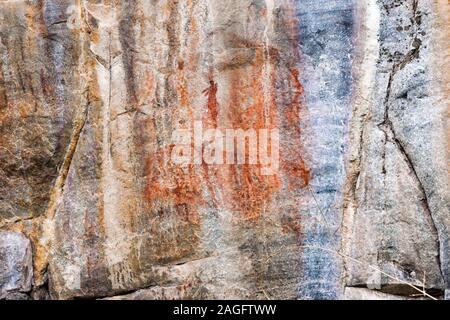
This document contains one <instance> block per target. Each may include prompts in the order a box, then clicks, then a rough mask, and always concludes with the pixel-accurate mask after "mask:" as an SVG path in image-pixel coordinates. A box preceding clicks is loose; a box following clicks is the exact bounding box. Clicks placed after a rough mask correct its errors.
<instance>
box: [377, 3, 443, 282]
mask: <svg viewBox="0 0 450 320" xmlns="http://www.w3.org/2000/svg"><path fill="white" fill-rule="evenodd" d="M418 5H419V0H412V17H411V21H412V24H413V28H414V29H415V30H414V34H413V36H412V39H411V48H410V50H409V51H408V53H407V54H406V55H405V57H404V58H403V59H402V60H401V61H399V62H394V64H393V66H392V71H391V72H390V73H389V78H388V83H387V87H386V96H385V98H384V119H383V122H381V123H380V124H378V128H379V129H380V130H382V131H383V133H384V135H385V144H384V150H383V155H382V157H383V174H384V175H386V167H385V166H386V159H385V158H386V154H385V153H386V143H387V142H388V141H391V142H392V143H393V144H394V145H395V146H396V147H397V150H398V151H399V152H400V154H401V155H402V157H403V159H404V161H405V162H406V164H407V166H408V168H409V170H410V173H411V174H412V176H413V177H414V180H415V181H416V182H417V186H418V188H419V192H420V197H421V202H422V205H423V209H424V212H425V215H426V216H425V218H426V220H427V221H428V223H429V225H430V227H431V228H432V231H433V234H434V236H435V237H436V242H437V243H436V247H437V249H436V251H437V256H436V260H437V261H436V262H437V264H438V266H439V269H440V272H441V276H442V277H443V276H444V274H443V272H442V261H441V259H440V249H441V244H440V241H439V239H440V238H439V231H438V228H437V226H436V222H435V220H434V217H433V213H432V211H431V209H430V205H429V202H428V196H427V192H426V189H425V188H424V186H423V183H422V181H421V179H420V177H419V175H418V173H417V170H416V168H415V166H414V163H413V161H412V159H411V157H410V156H409V155H408V153H407V152H406V149H405V147H404V144H403V143H402V142H401V140H400V139H399V138H398V136H397V135H396V132H395V129H394V125H393V123H392V121H391V119H390V115H389V112H390V103H391V96H392V85H393V82H394V80H395V76H396V75H397V73H398V72H399V71H401V70H403V69H404V68H405V67H406V66H407V64H408V63H410V62H412V61H413V60H414V59H417V58H418V57H419V54H420V48H421V45H422V41H421V40H420V39H419V37H418V30H417V23H418V21H420V20H419V19H420V16H419V15H418V13H417V8H418Z"/></svg>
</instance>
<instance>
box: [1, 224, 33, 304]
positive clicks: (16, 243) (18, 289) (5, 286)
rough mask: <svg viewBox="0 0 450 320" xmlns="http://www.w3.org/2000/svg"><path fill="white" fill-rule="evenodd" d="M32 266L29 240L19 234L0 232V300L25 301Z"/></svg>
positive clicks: (29, 286) (29, 284)
mask: <svg viewBox="0 0 450 320" xmlns="http://www.w3.org/2000/svg"><path fill="white" fill-rule="evenodd" d="M32 264H33V263H32V256H31V243H30V240H28V239H27V238H26V237H24V236H23V235H22V234H19V233H15V232H0V299H27V295H26V293H27V292H30V291H31V281H32V278H33V265H32Z"/></svg>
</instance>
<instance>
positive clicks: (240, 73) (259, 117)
mask: <svg viewBox="0 0 450 320" xmlns="http://www.w3.org/2000/svg"><path fill="white" fill-rule="evenodd" d="M192 21H195V19H192ZM193 27H194V28H195V25H193ZM291 27H292V26H289V25H288V26H286V28H287V29H288V32H294V28H293V27H292V28H291ZM291 29H292V30H291ZM194 34H195V33H194ZM233 37H234V40H233V42H234V43H233V46H235V47H236V48H246V49H251V50H254V57H253V58H252V60H251V61H249V62H246V63H244V64H243V65H239V66H236V65H232V66H229V67H227V65H224V66H222V65H221V67H220V68H219V69H214V68H212V69H211V70H210V72H209V73H208V76H207V83H208V85H207V86H206V88H204V89H203V90H202V94H203V96H204V99H205V102H204V105H203V106H192V105H191V97H194V95H195V94H196V93H197V92H198V91H196V90H195V87H194V88H192V87H190V85H192V84H191V83H192V81H190V80H191V79H190V78H189V79H187V78H186V75H187V74H192V73H195V72H196V70H200V69H201V66H200V65H199V62H200V61H201V60H200V59H199V57H198V53H196V48H195V46H193V47H189V49H188V52H187V53H186V54H183V59H186V61H185V60H183V59H178V63H177V66H176V68H174V70H175V71H174V72H176V75H174V79H176V81H174V82H175V83H174V87H175V89H176V90H175V91H176V92H177V100H178V104H179V106H178V107H177V108H175V110H174V112H173V119H172V123H176V122H179V123H181V122H180V121H179V120H180V119H178V118H177V117H179V116H178V114H179V111H180V110H183V108H184V109H186V108H187V110H188V111H189V112H188V114H189V116H190V119H187V121H190V122H191V124H193V123H194V121H195V120H199V119H195V118H194V116H193V112H192V110H194V109H195V108H202V110H203V112H202V113H201V114H203V118H202V119H201V120H202V121H203V125H204V130H206V129H208V128H219V129H243V130H247V129H250V128H253V129H255V130H257V129H263V128H264V129H266V128H269V129H271V128H279V129H280V137H281V140H282V143H283V142H284V144H282V145H280V171H279V173H278V174H276V175H271V176H266V175H262V174H261V170H260V169H261V167H260V166H259V165H248V164H245V165H227V164H224V165H207V164H206V163H203V164H202V165H201V166H195V165H191V166H188V167H187V168H181V167H177V166H175V165H173V164H172V163H171V161H170V153H171V147H166V148H164V149H161V150H157V151H156V152H155V153H154V154H153V155H151V156H150V157H149V159H148V161H147V164H146V174H147V184H146V189H145V195H146V199H147V201H148V202H149V203H150V204H151V206H155V207H157V206H158V205H157V204H158V203H167V204H170V205H172V206H175V207H178V206H187V207H188V209H189V210H192V212H191V213H189V217H188V218H187V219H188V220H189V221H191V222H193V223H197V222H198V210H199V208H200V207H204V206H213V207H217V208H223V209H226V210H230V211H232V212H235V213H236V218H239V219H244V220H255V219H258V218H259V217H260V216H261V214H262V213H263V211H264V210H265V207H266V205H268V204H270V203H271V202H272V200H273V199H274V196H275V195H279V194H280V192H282V190H295V189H300V188H304V187H305V186H307V184H308V183H309V181H310V171H309V169H308V168H307V166H306V164H305V162H304V161H303V159H302V157H301V153H302V146H301V130H300V126H299V123H300V121H301V119H302V117H303V115H302V112H303V105H302V95H303V87H302V85H301V83H300V81H299V73H300V72H299V70H298V69H297V68H296V64H297V61H298V57H297V56H295V54H290V53H292V52H291V51H295V50H298V48H297V47H296V46H297V45H296V44H293V45H292V48H287V49H286V48H280V49H278V48H274V47H269V48H267V46H266V45H265V44H263V43H258V42H257V41H250V40H247V39H242V38H240V37H239V36H237V35H233ZM291 38H292V39H296V38H295V36H292V37H291ZM197 40H198V39H192V41H193V42H192V43H193V44H195V43H196V41H197ZM294 41H295V40H294ZM283 50H288V51H290V52H289V53H287V54H285V55H284V56H283V52H282V51H283ZM286 59H288V60H289V59H290V61H287V62H286ZM219 76H220V80H219V79H218V77H219ZM286 83H287V84H286ZM222 84H223V85H224V86H223V87H221V85H222ZM280 87H282V89H280ZM222 90H224V91H222ZM194 92H195V93H194ZM219 93H220V95H219ZM193 94H194V95H193ZM219 96H220V97H221V99H222V100H221V101H219ZM280 97H281V99H280ZM192 100H193V98H192ZM180 114H181V113H180ZM184 114H186V113H184ZM196 114H199V113H198V112H197V113H196ZM185 120H186V119H183V121H185ZM183 123H184V122H183ZM185 124H186V127H189V123H185ZM283 146H284V147H285V148H283ZM283 192H284V191H283ZM286 196H287V197H289V196H290V195H286ZM275 207H276V208H278V209H276V210H275V211H282V210H281V209H282V208H281V207H280V206H279V205H278V204H275ZM294 207H295V206H294ZM294 207H293V209H292V210H290V209H289V210H288V209H286V208H284V209H283V210H284V214H283V217H282V221H281V222H282V223H283V224H285V225H284V227H283V228H286V230H285V231H286V232H295V233H298V232H299V228H300V224H299V221H298V217H297V214H296V212H297V211H296V209H295V208H294ZM272 208H273V207H272ZM287 211H289V212H287ZM291 211H292V212H291ZM180 215H181V217H184V215H183V213H182V212H180Z"/></svg>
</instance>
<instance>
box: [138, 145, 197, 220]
mask: <svg viewBox="0 0 450 320" xmlns="http://www.w3.org/2000/svg"><path fill="white" fill-rule="evenodd" d="M172 147H173V146H170V147H168V148H164V149H160V150H159V151H158V152H157V153H155V154H154V155H152V156H150V157H149V158H148V160H147V164H146V167H147V171H148V173H149V174H148V177H147V185H146V190H145V194H146V199H147V201H148V202H149V203H151V204H153V205H156V206H158V205H159V206H160V205H161V204H170V205H172V206H175V207H183V206H187V207H189V209H190V210H189V212H188V213H186V211H185V210H182V212H181V216H182V218H185V219H186V220H187V221H189V222H192V223H195V224H198V222H199V220H198V211H197V209H196V208H197V207H198V206H199V205H202V204H204V200H203V199H202V197H201V196H199V195H201V188H202V185H203V184H202V179H201V177H200V176H199V175H198V174H196V173H195V166H194V165H189V166H187V167H181V166H178V165H175V164H172V162H171V161H170V154H171V150H172Z"/></svg>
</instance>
